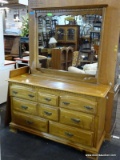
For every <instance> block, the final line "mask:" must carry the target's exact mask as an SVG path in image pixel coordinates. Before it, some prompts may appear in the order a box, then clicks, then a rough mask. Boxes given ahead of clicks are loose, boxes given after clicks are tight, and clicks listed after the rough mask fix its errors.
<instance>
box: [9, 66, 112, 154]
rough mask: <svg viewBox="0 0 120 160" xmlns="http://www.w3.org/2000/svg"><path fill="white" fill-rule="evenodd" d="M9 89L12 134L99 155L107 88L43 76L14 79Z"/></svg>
mask: <svg viewBox="0 0 120 160" xmlns="http://www.w3.org/2000/svg"><path fill="white" fill-rule="evenodd" d="M20 70H21V69H19V71H20ZM48 81H49V82H48ZM9 86H10V92H9V95H10V101H11V122H10V124H9V125H10V128H11V130H14V131H15V130H22V131H26V132H29V133H32V134H35V135H38V136H41V137H44V138H47V139H50V140H53V141H56V142H60V143H63V144H66V145H69V146H72V147H74V148H77V149H79V150H85V151H86V153H94V154H95V153H98V151H99V149H100V146H101V144H102V142H103V140H104V136H105V128H104V126H105V115H106V101H107V94H108V91H109V89H110V87H109V86H106V85H97V84H96V85H95V84H92V83H85V82H79V81H78V82H75V81H74V80H70V81H69V82H66V80H65V79H63V80H62V79H58V77H57V78H55V77H54V78H53V77H52V76H51V77H47V78H46V76H45V75H44V73H43V75H42V74H41V75H35V74H28V73H24V74H20V75H18V76H14V77H12V78H10V79H9Z"/></svg>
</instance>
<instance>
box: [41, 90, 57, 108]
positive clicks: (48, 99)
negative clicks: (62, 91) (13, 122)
mask: <svg viewBox="0 0 120 160" xmlns="http://www.w3.org/2000/svg"><path fill="white" fill-rule="evenodd" d="M38 101H39V102H41V103H45V104H49V105H53V106H58V96H56V95H52V94H45V93H40V92H38Z"/></svg>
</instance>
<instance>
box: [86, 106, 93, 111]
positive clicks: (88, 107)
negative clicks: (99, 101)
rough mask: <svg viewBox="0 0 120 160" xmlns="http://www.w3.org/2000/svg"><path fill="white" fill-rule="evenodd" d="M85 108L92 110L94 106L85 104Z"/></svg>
mask: <svg viewBox="0 0 120 160" xmlns="http://www.w3.org/2000/svg"><path fill="white" fill-rule="evenodd" d="M84 108H86V109H88V110H92V109H93V108H92V107H90V106H84Z"/></svg>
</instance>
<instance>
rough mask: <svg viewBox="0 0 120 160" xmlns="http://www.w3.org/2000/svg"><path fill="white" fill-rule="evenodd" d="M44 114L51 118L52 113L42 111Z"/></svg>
mask: <svg viewBox="0 0 120 160" xmlns="http://www.w3.org/2000/svg"><path fill="white" fill-rule="evenodd" d="M44 113H45V114H46V115H47V116H51V115H52V112H48V111H44Z"/></svg>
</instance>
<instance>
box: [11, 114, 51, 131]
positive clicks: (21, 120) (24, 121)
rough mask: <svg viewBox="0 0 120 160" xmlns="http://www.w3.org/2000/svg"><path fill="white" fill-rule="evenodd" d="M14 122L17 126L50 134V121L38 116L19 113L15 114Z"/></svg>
mask: <svg viewBox="0 0 120 160" xmlns="http://www.w3.org/2000/svg"><path fill="white" fill-rule="evenodd" d="M12 121H13V122H14V123H16V124H20V125H22V126H26V127H28V128H33V129H36V130H39V131H41V132H48V121H47V120H45V119H43V118H39V117H36V116H31V115H26V114H22V113H18V112H15V111H14V112H13V115H12Z"/></svg>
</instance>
